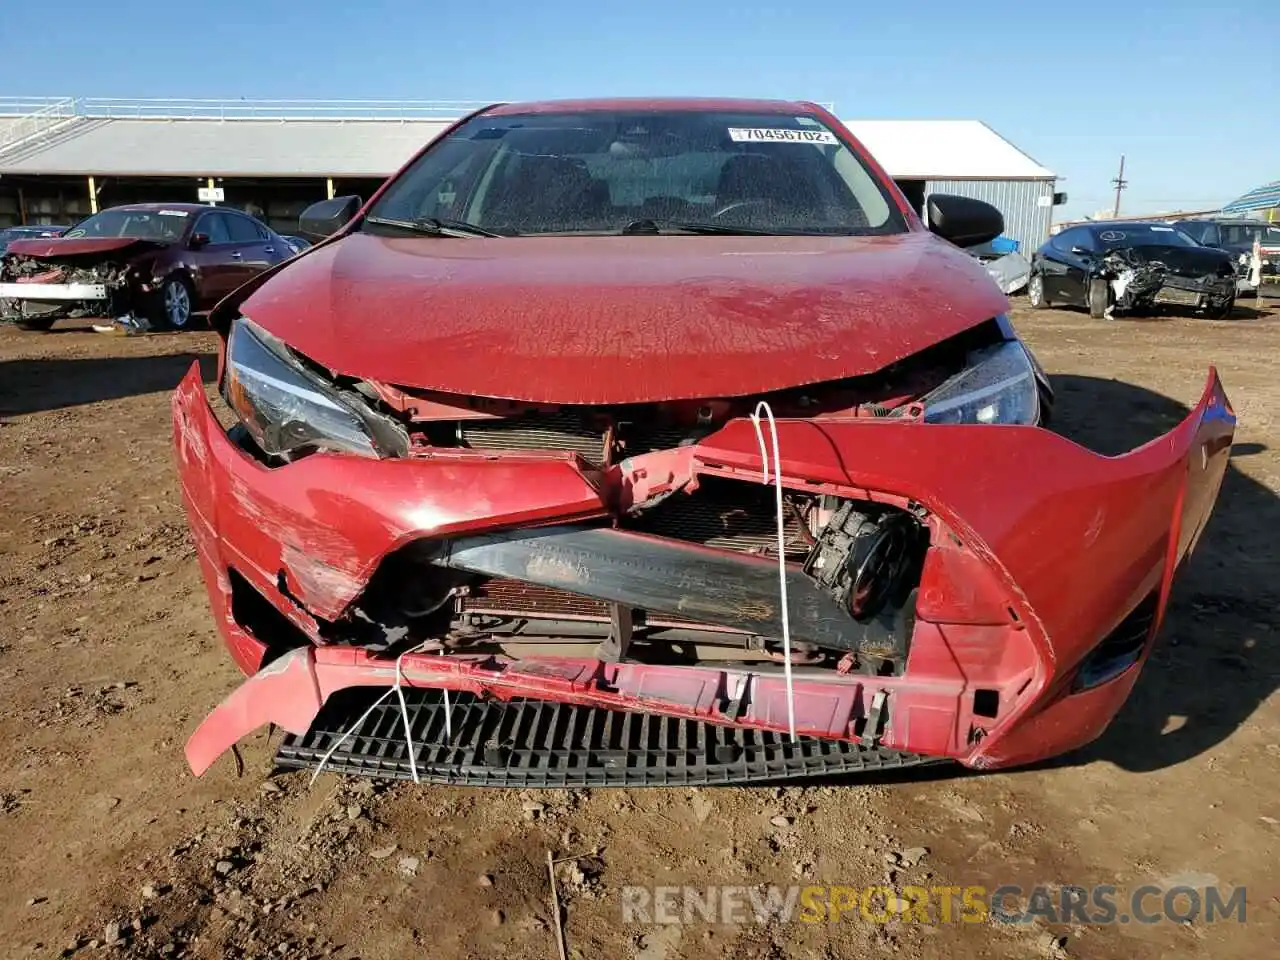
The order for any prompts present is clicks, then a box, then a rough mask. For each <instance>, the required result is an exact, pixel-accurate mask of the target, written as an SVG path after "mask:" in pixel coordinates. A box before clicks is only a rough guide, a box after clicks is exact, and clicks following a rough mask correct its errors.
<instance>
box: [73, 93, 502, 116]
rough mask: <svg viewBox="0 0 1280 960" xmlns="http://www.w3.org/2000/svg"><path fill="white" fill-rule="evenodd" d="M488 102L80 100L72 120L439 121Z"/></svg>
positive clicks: (101, 98) (92, 98)
mask: <svg viewBox="0 0 1280 960" xmlns="http://www.w3.org/2000/svg"><path fill="white" fill-rule="evenodd" d="M493 102H494V101H492V100H486V101H481V100H298V99H277V100H249V99H244V98H240V99H235V100H217V99H172V98H164V99H160V98H155V99H124V98H119V97H82V98H80V99H79V100H77V101H76V114H77V115H78V116H82V117H95V118H103V119H148V118H154V119H171V120H238V119H255V120H442V119H455V118H457V117H460V116H463V115H465V114H467V113H470V112H471V111H472V110H477V109H479V108H480V107H483V106H487V105H488V104H490V103H493Z"/></svg>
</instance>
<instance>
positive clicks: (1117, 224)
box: [1085, 220, 1172, 230]
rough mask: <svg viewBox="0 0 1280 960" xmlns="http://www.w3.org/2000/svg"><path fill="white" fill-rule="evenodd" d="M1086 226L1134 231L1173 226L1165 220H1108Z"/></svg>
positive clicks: (1098, 228)
mask: <svg viewBox="0 0 1280 960" xmlns="http://www.w3.org/2000/svg"><path fill="white" fill-rule="evenodd" d="M1085 226H1088V227H1089V228H1090V229H1092V230H1126V229H1127V230H1132V229H1134V228H1136V227H1170V226H1172V224H1169V223H1166V222H1165V221H1163V220H1107V221H1105V222H1099V223H1090V224H1085Z"/></svg>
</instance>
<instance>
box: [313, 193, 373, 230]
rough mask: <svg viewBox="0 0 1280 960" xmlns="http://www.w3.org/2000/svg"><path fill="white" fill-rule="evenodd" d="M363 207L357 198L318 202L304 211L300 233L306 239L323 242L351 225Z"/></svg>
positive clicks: (362, 202)
mask: <svg viewBox="0 0 1280 960" xmlns="http://www.w3.org/2000/svg"><path fill="white" fill-rule="evenodd" d="M362 206H364V201H363V200H361V199H360V198H359V197H356V196H350V197H333V198H332V199H330V200H320V201H317V202H316V203H313V204H312V205H311V206H309V207H307V209H305V210H303V211H302V216H301V217H299V218H298V232H299V233H301V234H302V235H303V236H305V237H311V238H313V239H315V240H323V239H324V238H325V237H328V236H331V235H332V234H335V233H337V232H338V231H339V230H341V229H342V228H343V227H345V226H346V225H347V224H348V223H350V222H351V221H352V220H353V219H354V218H355V215H356V214H357V213H359V212H360V208H361V207H362Z"/></svg>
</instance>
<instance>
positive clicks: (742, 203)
mask: <svg viewBox="0 0 1280 960" xmlns="http://www.w3.org/2000/svg"><path fill="white" fill-rule="evenodd" d="M777 206H778V202H777V201H776V200H734V201H733V202H732V203H726V204H725V205H724V206H723V207H721V208H720V209H719V210H717V211H716V212H715V213H713V214H712V215H711V219H712V220H719V219H720V218H721V217H723V216H725V215H726V214H730V213H733V211H735V210H743V209H746V208H749V207H765V208H768V209H776V208H777Z"/></svg>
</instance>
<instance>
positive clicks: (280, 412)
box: [222, 317, 406, 460]
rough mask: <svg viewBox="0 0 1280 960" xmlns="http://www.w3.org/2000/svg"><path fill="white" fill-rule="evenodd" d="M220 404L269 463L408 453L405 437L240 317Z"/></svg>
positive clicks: (391, 423) (229, 349)
mask: <svg viewBox="0 0 1280 960" xmlns="http://www.w3.org/2000/svg"><path fill="white" fill-rule="evenodd" d="M222 395H223V398H224V399H225V400H226V401H227V403H228V404H229V405H230V407H231V409H232V410H234V411H235V413H236V415H237V416H238V417H239V418H240V422H241V423H242V424H243V425H244V427H245V429H246V430H247V431H248V432H249V436H251V437H252V438H253V440H254V442H255V443H256V444H257V445H258V446H259V447H260V448H261V449H262V451H263V453H265V454H267V455H268V456H269V457H276V458H279V459H281V460H294V459H297V458H298V457H300V456H303V455H305V454H307V453H313V452H316V451H321V450H327V451H332V452H340V453H354V454H359V455H360V456H365V457H385V456H395V455H399V454H403V453H404V441H405V440H406V438H405V437H404V434H403V431H402V430H400V429H399V427H398V426H397V425H396V424H395V423H394V421H392V420H391V419H390V418H389V417H385V416H383V415H381V414H378V413H376V412H374V411H373V410H372V409H368V408H365V409H362V407H363V404H362V403H361V401H360V400H359V398H352V399H351V400H348V399H347V398H345V397H344V396H343V395H342V393H341V392H340V391H339V390H338V389H337V388H336V387H335V386H334V385H332V384H330V383H326V382H325V381H324V380H323V379H321V378H320V377H318V376H317V375H315V374H314V373H312V372H311V371H310V370H308V369H307V368H306V367H305V366H303V364H302V363H300V362H299V361H298V360H297V359H295V358H294V357H293V356H292V355H291V354H290V352H289V350H288V348H287V347H285V345H284V344H282V343H281V342H280V341H279V340H277V339H276V338H275V337H273V336H271V334H269V333H267V332H266V331H265V330H263V329H262V328H261V327H259V326H257V325H256V324H254V323H253V322H252V321H250V320H247V319H245V318H244V317H241V318H239V319H238V320H236V321H235V323H234V325H233V326H232V328H231V334H230V336H229V337H228V338H227V359H226V375H225V377H224V379H223V385H222Z"/></svg>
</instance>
